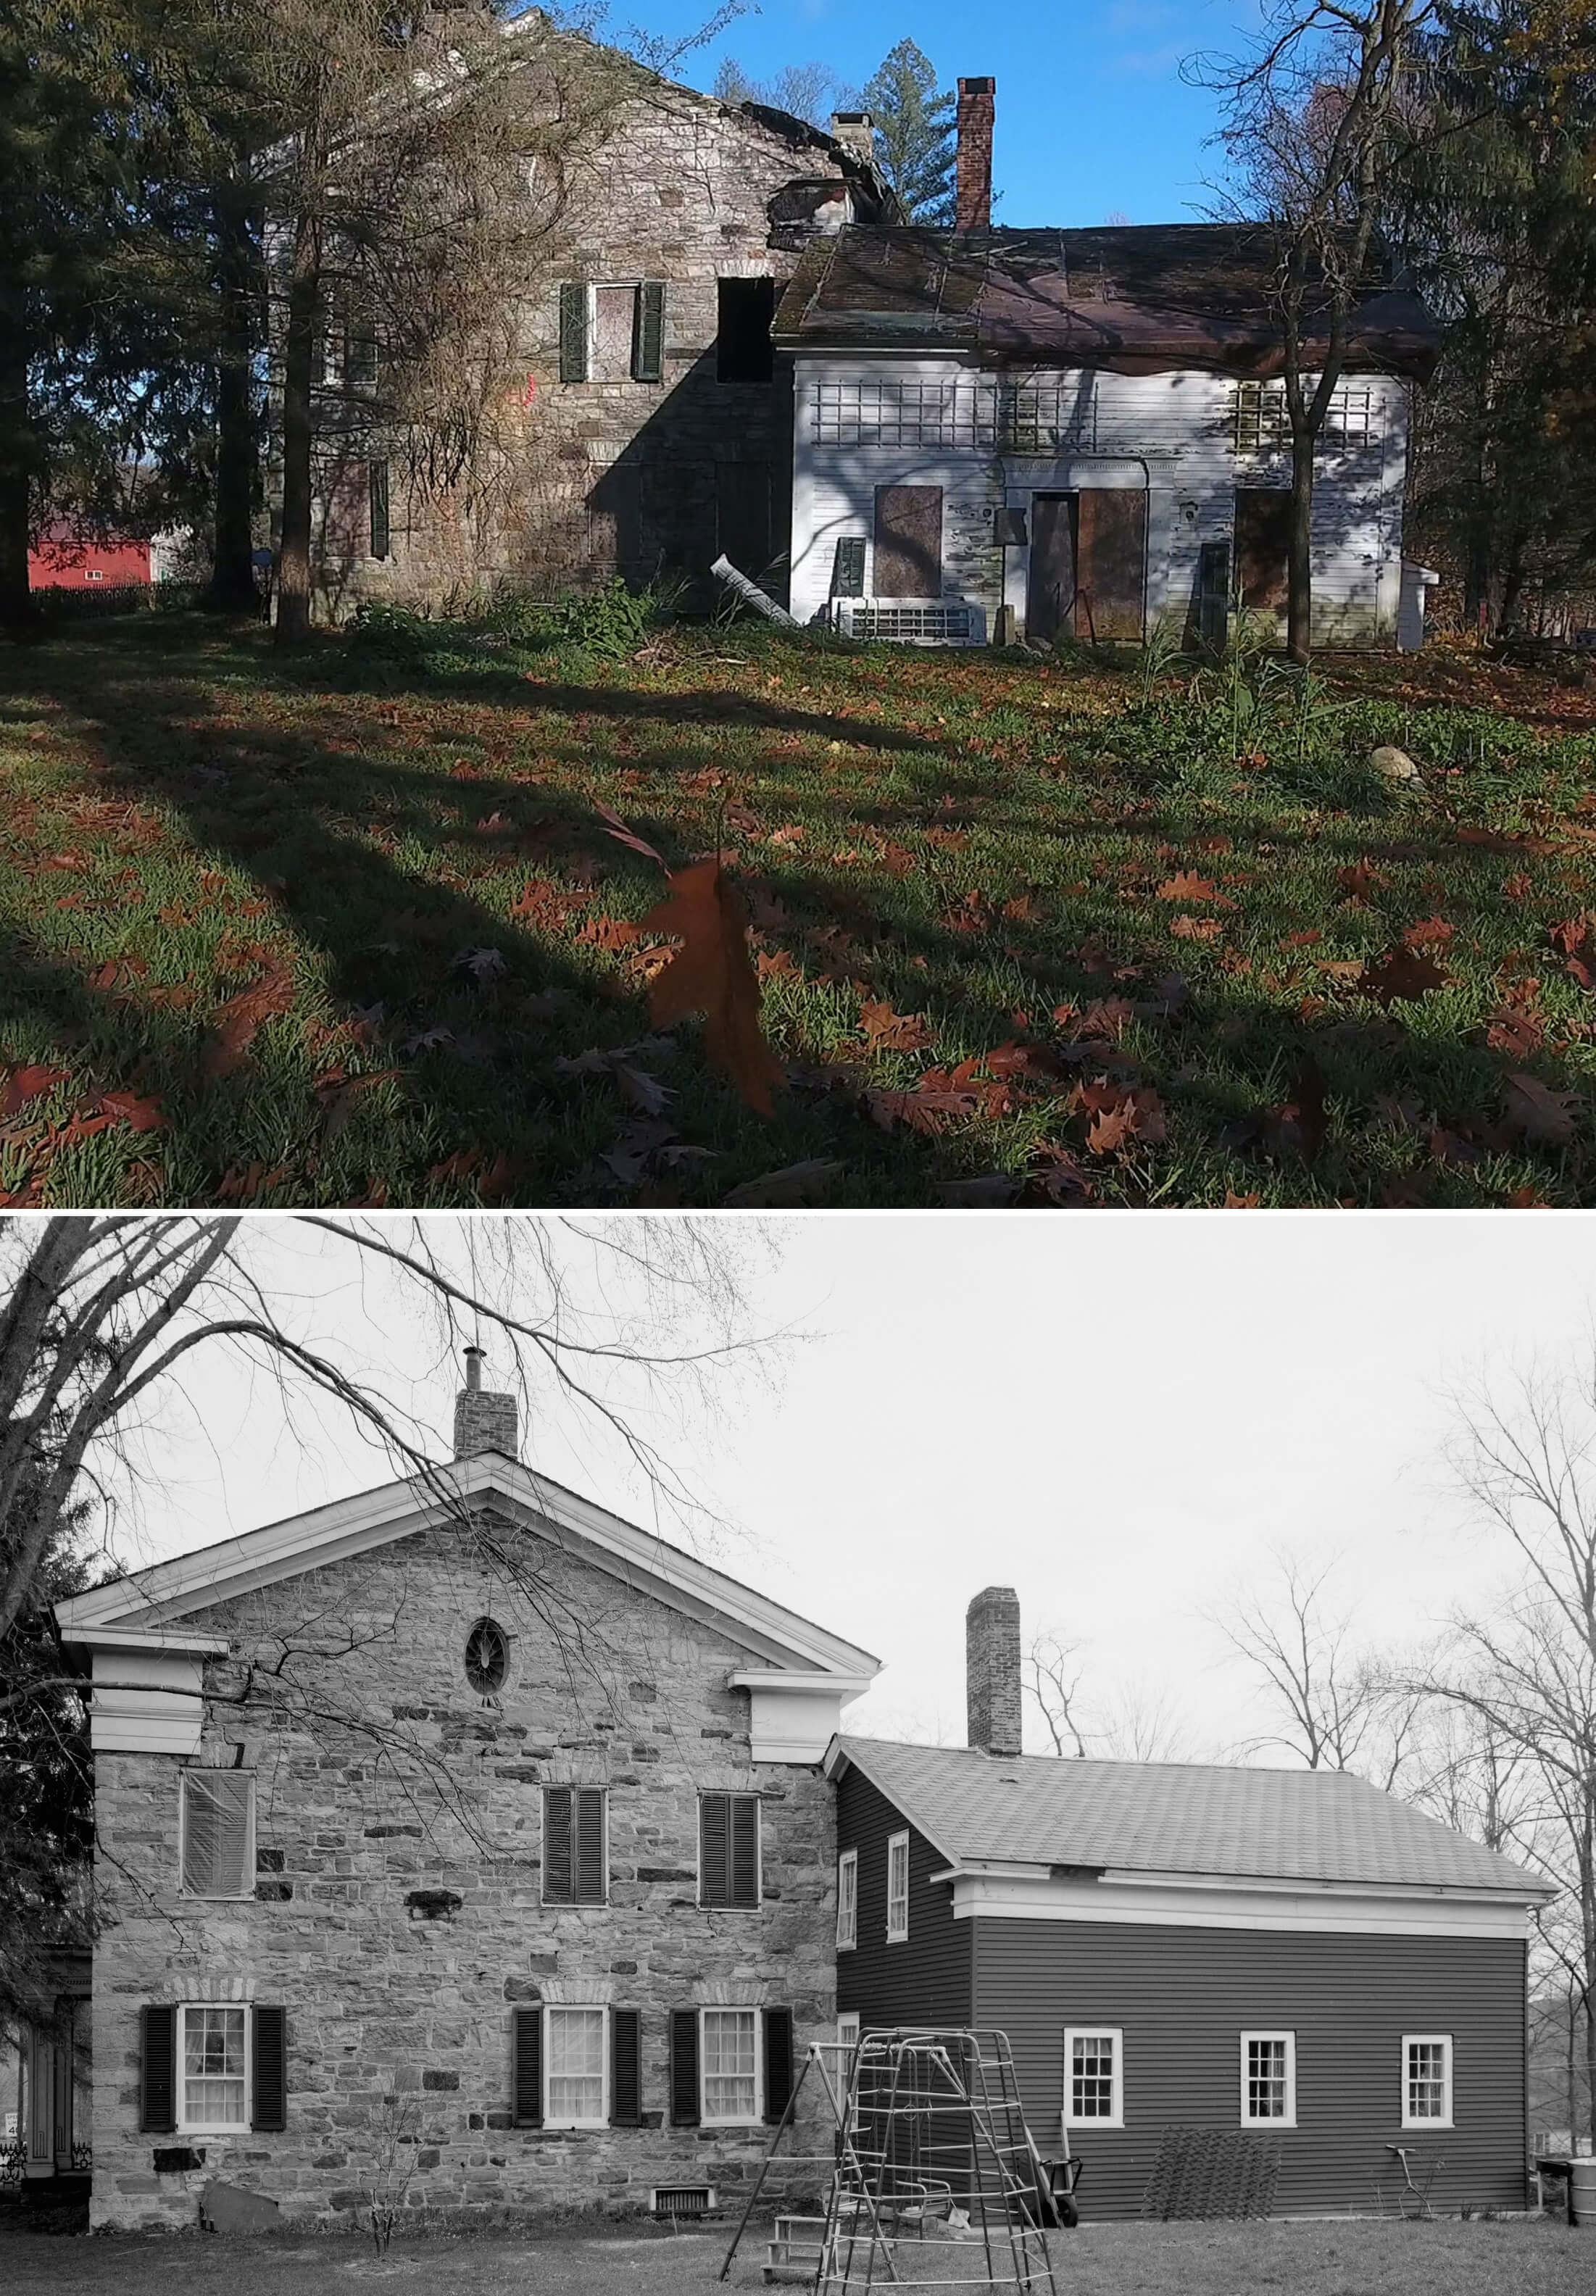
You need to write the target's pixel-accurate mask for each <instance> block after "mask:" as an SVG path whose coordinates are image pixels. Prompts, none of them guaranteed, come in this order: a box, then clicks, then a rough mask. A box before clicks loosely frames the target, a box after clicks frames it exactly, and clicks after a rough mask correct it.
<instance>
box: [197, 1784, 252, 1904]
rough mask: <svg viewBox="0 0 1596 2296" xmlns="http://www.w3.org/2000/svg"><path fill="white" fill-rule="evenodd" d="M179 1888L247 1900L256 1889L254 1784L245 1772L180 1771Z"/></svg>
mask: <svg viewBox="0 0 1596 2296" xmlns="http://www.w3.org/2000/svg"><path fill="white" fill-rule="evenodd" d="M182 1776H183V1820H182V1833H183V1849H182V1866H183V1888H184V1894H185V1895H186V1896H188V1897H191V1898H247V1897H250V1895H251V1894H252V1893H253V1891H254V1888H255V1780H254V1777H253V1775H252V1774H251V1773H250V1771H248V1770H184V1772H183V1774H182Z"/></svg>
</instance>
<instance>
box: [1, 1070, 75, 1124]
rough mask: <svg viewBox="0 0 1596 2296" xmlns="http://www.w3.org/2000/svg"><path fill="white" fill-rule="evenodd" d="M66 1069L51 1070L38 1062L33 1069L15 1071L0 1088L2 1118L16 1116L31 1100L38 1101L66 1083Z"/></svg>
mask: <svg viewBox="0 0 1596 2296" xmlns="http://www.w3.org/2000/svg"><path fill="white" fill-rule="evenodd" d="M66 1076H67V1070H65V1069H50V1068H45V1066H43V1064H42V1063H37V1062H36V1063H35V1065H34V1066H33V1067H31V1068H26V1069H13V1070H12V1073H11V1075H10V1076H9V1077H7V1078H6V1080H5V1083H4V1086H0V1117H5V1116H14V1115H15V1114H16V1113H17V1111H18V1110H19V1109H20V1108H26V1107H27V1105H28V1103H29V1101H30V1100H38V1099H40V1098H41V1097H42V1096H43V1095H45V1093H47V1092H51V1091H53V1089H54V1087H56V1086H57V1085H58V1084H61V1083H64V1081H65V1079H66Z"/></svg>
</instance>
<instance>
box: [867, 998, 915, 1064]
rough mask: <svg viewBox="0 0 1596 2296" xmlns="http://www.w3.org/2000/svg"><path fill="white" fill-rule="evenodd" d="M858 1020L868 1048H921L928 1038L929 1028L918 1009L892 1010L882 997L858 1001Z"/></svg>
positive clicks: (899, 1050)
mask: <svg viewBox="0 0 1596 2296" xmlns="http://www.w3.org/2000/svg"><path fill="white" fill-rule="evenodd" d="M859 1022H860V1026H861V1027H862V1028H863V1030H864V1033H865V1035H866V1036H867V1037H869V1039H870V1045H871V1050H872V1052H878V1053H918V1052H923V1051H924V1049H925V1047H926V1046H928V1045H929V1043H930V1041H931V1031H930V1029H929V1028H928V1027H927V1025H926V1023H925V1021H923V1020H922V1019H921V1015H920V1014H919V1013H895V1012H894V1011H893V1009H892V1005H891V1004H890V1002H889V1001H888V999H887V998H885V997H882V998H880V1000H878V1001H876V1002H873V1003H870V1004H865V1005H861V1006H860V1007H859Z"/></svg>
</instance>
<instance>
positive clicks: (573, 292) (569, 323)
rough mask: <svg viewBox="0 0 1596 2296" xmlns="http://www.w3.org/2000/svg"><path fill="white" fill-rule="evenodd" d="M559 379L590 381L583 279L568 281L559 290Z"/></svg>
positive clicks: (585, 299) (585, 293) (585, 296)
mask: <svg viewBox="0 0 1596 2296" xmlns="http://www.w3.org/2000/svg"><path fill="white" fill-rule="evenodd" d="M560 380H561V382H585V381H586V380H587V288H586V284H585V282H584V281H582V280H580V279H567V280H565V281H563V282H562V283H561V289H560Z"/></svg>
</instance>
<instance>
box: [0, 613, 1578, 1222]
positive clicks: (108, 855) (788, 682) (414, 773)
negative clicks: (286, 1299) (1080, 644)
mask: <svg viewBox="0 0 1596 2296" xmlns="http://www.w3.org/2000/svg"><path fill="white" fill-rule="evenodd" d="M1390 741H1395V742H1397V743H1399V744H1400V745H1401V746H1403V747H1404V749H1406V750H1409V751H1410V753H1411V754H1412V757H1413V758H1415V759H1416V760H1417V761H1418V763H1419V765H1420V767H1421V769H1422V773H1423V782H1422V784H1421V786H1420V788H1419V789H1418V790H1416V791H1412V793H1409V792H1407V791H1403V790H1401V789H1395V788H1393V787H1392V786H1390V785H1389V784H1387V783H1386V782H1384V781H1382V780H1381V778H1380V777H1379V775H1377V774H1376V773H1374V772H1373V771H1372V770H1371V767H1369V764H1368V762H1367V761H1368V757H1369V752H1370V750H1371V747H1372V746H1373V745H1374V744H1376V743H1378V742H1390ZM0 775H3V776H4V798H5V803H4V809H3V811H0V1203H3V1204H9V1205H20V1206H28V1205H34V1204H39V1205H51V1204H70V1203H80V1204H81V1203H102V1204H133V1205H136V1204H160V1203H192V1204H242V1203H251V1204H260V1205H292V1204H306V1203H320V1204H374V1205H381V1204H385V1203H387V1204H394V1205H405V1206H409V1205H422V1206H438V1207H446V1206H466V1205H472V1204H478V1203H489V1204H548V1205H551V1206H560V1205H576V1204H593V1205H601V1204H616V1205H649V1204H662V1203H663V1204H669V1203H684V1204H693V1205H714V1204H723V1203H726V1202H732V1203H748V1202H767V1203H784V1202H817V1203H826V1204H835V1205H848V1204H989V1203H998V1204H1002V1203H1011V1202H1012V1203H1020V1204H1030V1203H1035V1204H1037V1205H1044V1206H1045V1205H1049V1204H1060V1205H1072V1204H1082V1203H1084V1204H1103V1205H1116V1204H1129V1205H1138V1204H1170V1205H1175V1204H1207V1205H1223V1204H1225V1203H1227V1202H1236V1203H1243V1204H1250V1203H1254V1202H1257V1203H1263V1204H1314V1203H1317V1204H1346V1205H1368V1204H1373V1205H1382V1204H1384V1205H1408V1204H1420V1205H1470V1204H1498V1205H1512V1204H1537V1203H1548V1204H1578V1203H1588V1202H1591V1201H1593V1200H1596V890H1593V889H1592V868H1593V865H1596V677H1593V678H1592V681H1591V683H1590V684H1589V685H1587V686H1585V687H1584V688H1575V687H1571V686H1567V685H1559V684H1558V683H1556V682H1555V681H1554V680H1553V679H1552V678H1551V677H1550V676H1548V675H1546V674H1545V673H1543V672H1540V671H1529V670H1523V671H1509V670H1491V669H1488V668H1484V667H1482V666H1481V665H1479V664H1478V663H1477V662H1475V661H1473V660H1471V659H1469V658H1467V657H1464V656H1461V655H1459V654H1456V653H1450V654H1449V653H1445V652H1437V653H1427V654H1426V655H1425V656H1423V657H1421V658H1420V660H1418V661H1417V662H1414V661H1404V660H1398V659H1395V658H1392V659H1389V660H1379V661H1374V662H1369V663H1364V664H1356V663H1351V662H1343V663H1340V664H1337V665H1329V664H1327V665H1325V666H1323V682H1322V685H1321V686H1320V687H1318V688H1317V689H1314V688H1310V689H1309V691H1308V692H1307V693H1306V695H1305V696H1304V695H1302V694H1301V693H1297V694H1293V693H1290V692H1289V691H1288V689H1287V687H1286V685H1283V684H1282V685H1278V686H1273V685H1272V686H1269V687H1267V688H1266V690H1265V691H1264V692H1263V693H1262V694H1261V695H1256V694H1255V693H1252V692H1250V691H1246V690H1240V689H1238V690H1235V691H1230V692H1227V691H1225V690H1224V682H1223V675H1222V673H1219V672H1209V673H1208V674H1207V688H1206V689H1205V690H1199V691H1197V692H1193V691H1192V690H1191V670H1190V668H1187V669H1185V670H1184V671H1183V672H1182V673H1181V674H1179V675H1170V676H1164V677H1161V678H1158V679H1153V678H1150V677H1148V678H1144V677H1142V676H1141V675H1140V674H1139V673H1138V671H1137V669H1136V668H1135V667H1134V665H1129V664H1127V665H1126V666H1125V667H1123V668H1107V667H1105V666H1104V665H1103V664H1101V662H1098V661H1094V660H1089V659H1088V660H1080V661H1058V662H1052V661H1048V662H1038V661H1033V660H1029V659H1027V658H1023V657H1008V656H1004V657H993V656H987V655H976V656H970V655H962V654H956V653H938V654H930V653H921V652H913V651H910V650H899V649H893V648H887V647H875V648H856V649H843V648H839V647H833V646H829V645H827V646H823V645H816V644H814V643H812V642H810V641H807V640H804V639H794V638H792V637H790V636H783V635H780V634H777V633H772V632H767V631H765V629H764V628H763V627H755V628H749V627H742V626H739V627H735V628H733V629H732V630H730V631H726V630H723V629H712V628H708V627H678V628H675V629H672V630H667V631H665V632H663V633H661V634H660V635H658V636H657V637H655V638H654V639H652V640H651V642H650V643H649V644H647V645H646V646H645V647H644V648H643V649H642V652H641V653H640V654H635V655H622V656H621V657H620V658H618V659H608V658H605V657H604V656H603V655H602V653H601V652H595V651H594V650H593V648H592V646H591V645H585V644H583V643H582V642H580V640H576V641H568V642H566V643H564V644H561V645H560V646H552V645H545V646H542V647H539V646H537V645H535V644H530V643H528V642H527V641H526V640H525V639H524V636H522V635H517V634H515V633H510V634H508V635H507V634H506V633H505V632H503V631H502V630H501V631H498V632H494V631H492V630H489V631H487V632H484V631H481V630H475V631H470V630H467V631H461V630H454V631H451V630H448V629H444V628H435V629H433V630H432V631H430V632H429V633H426V634H424V635H422V636H421V637H420V638H418V637H417V635H416V634H415V633H414V632H413V631H412V632H410V633H408V634H406V633H404V632H400V633H398V634H397V635H396V636H394V637H392V638H389V639H383V638H381V637H379V638H378V639H377V640H376V641H375V642H372V640H371V639H369V638H368V639H367V640H365V641H356V642H355V643H353V644H349V643H346V642H345V641H343V640H340V639H338V638H334V637H331V636H328V637H325V638H323V639H322V640H321V641H320V642H319V643H318V644H316V645H315V646H314V647H313V648H312V649H311V650H310V651H309V652H307V654H306V655H305V656H304V657H303V658H301V659H300V660H297V661H295V662H293V663H291V664H289V665H287V666H283V665H280V664H279V663H278V662H276V661H275V660H274V658H273V656H272V654H271V652H270V648H269V645H268V644H267V641H266V635H265V633H264V632H261V631H258V630H256V629H249V630H237V629H233V630H227V629H217V628H216V627H211V626H209V625H207V624H205V623H203V622H201V621H200V620H198V619H179V618H176V617H173V618H168V617H165V616H160V615H149V616H143V617H135V618H130V619H126V620H122V621H117V622H106V623H104V624H102V625H99V626H87V627H82V628H79V629H76V630H68V631H66V632H63V633H61V634H60V635H53V636H50V637H46V638H44V639H41V640H39V641H37V642H34V643H31V644H26V645H20V646H12V647H11V648H9V649H7V650H5V651H4V653H0ZM600 804H603V805H606V806H609V807H610V808H613V809H614V810H615V811H616V812H618V814H620V815H621V816H624V817H625V819H626V821H627V822H629V823H630V824H632V825H633V826H634V828H635V829H636V830H637V831H638V832H640V833H641V834H642V836H643V837H645V838H646V839H648V840H651V842H652V843H653V844H654V845H655V846H657V847H658V848H659V850H660V852H661V853H662V854H663V855H664V856H665V857H666V859H667V861H668V862H669V863H670V864H671V865H673V866H675V865H680V864H681V863H683V861H685V860H688V859H690V858H692V857H695V856H697V855H700V854H702V853H704V852H705V851H707V850H712V849H714V844H715V838H716V824H717V823H718V824H719V828H720V833H721V837H722V840H723V845H724V850H725V852H726V853H727V855H728V857H729V861H730V865H731V867H732V868H733V871H734V873H735V874H736V877H737V880H738V881H739V883H740V884H741V888H742V890H743V893H744V896H745V898H746V899H747V902H748V906H749V910H750V912H751V915H752V922H753V931H754V936H755V940H754V946H755V949H756V953H757V964H758V967H759V972H760V974H761V977H762V980H763V989H764V1025H765V1030H766V1033H767V1035H768V1037H769V1039H770V1041H771V1043H772V1044H773V1046H774V1048H775V1051H776V1053H777V1054H778V1055H779V1057H780V1059H781V1061H782V1062H783V1063H784V1065H785V1067H786V1070H787V1077H788V1082H787V1086H786V1088H785V1089H784V1090H782V1092H781V1093H780V1094H779V1095H778V1098H777V1102H776V1110H775V1114H774V1116H773V1118H772V1119H765V1118H761V1117H759V1116H757V1115H756V1114H754V1113H752V1112H751V1111H749V1110H747V1109H745V1108H743V1107H742V1106H741V1103H740V1102H739V1100H738V1098H737V1096H736V1095H735V1094H734V1092H733V1089H732V1088H731V1086H730V1085H729V1083H728V1082H727V1080H726V1079H725V1078H724V1077H723V1076H722V1075H720V1074H719V1073H718V1072H717V1071H716V1069H715V1068H714V1067H712V1066H711V1065H710V1064H709V1063H708V1061H707V1059H706V1057H705V1051H704V1045H703V1039H702V1033H701V1028H700V1023H698V1022H697V1021H692V1022H689V1023H687V1024H685V1025H683V1026H680V1027H678V1028H677V1029H675V1031H674V1033H673V1034H672V1035H671V1036H670V1037H659V1036H657V1035H655V1034H654V1033H653V1032H652V1031H651V1028H650V1023H649V1019H648V1010H647V987H648V981H649V979H650V977H651V974H652V973H653V972H655V971H657V970H658V969H659V965H660V964H661V963H662V961H663V959H664V956H665V955H666V954H667V947H666V946H665V945H664V944H662V943H661V942H660V941H659V939H658V937H657V935H655V934H652V933H643V932H642V931H640V929H639V922H638V921H639V920H640V919H641V918H642V917H643V916H644V915H645V914H647V913H648V911H649V910H650V909H651V907H652V906H654V904H655V903H656V902H657V901H658V900H659V898H660V897H661V895H662V892H663V890H664V888H663V883H662V881H661V878H660V873H659V869H658V868H657V867H656V866H655V865H653V864H652V863H651V862H650V861H648V860H645V859H644V858H642V857H641V856H639V855H638V854H636V853H634V852H632V851H630V850H628V849H626V848H625V847H623V846H622V845H620V844H619V843H618V842H617V841H616V840H614V839H613V838H612V837H610V835H609V834H608V833H607V832H606V829H605V826H604V824H603V822H602V820H601V818H600V816H599V815H598V813H597V811H596V808H597V806H598V805H600ZM794 1167H797V1168H798V1170H797V1171H796V1172H793V1171H792V1170H791V1168H794ZM772 1175H776V1176H778V1177H775V1178H772V1177H771V1176H772Z"/></svg>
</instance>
